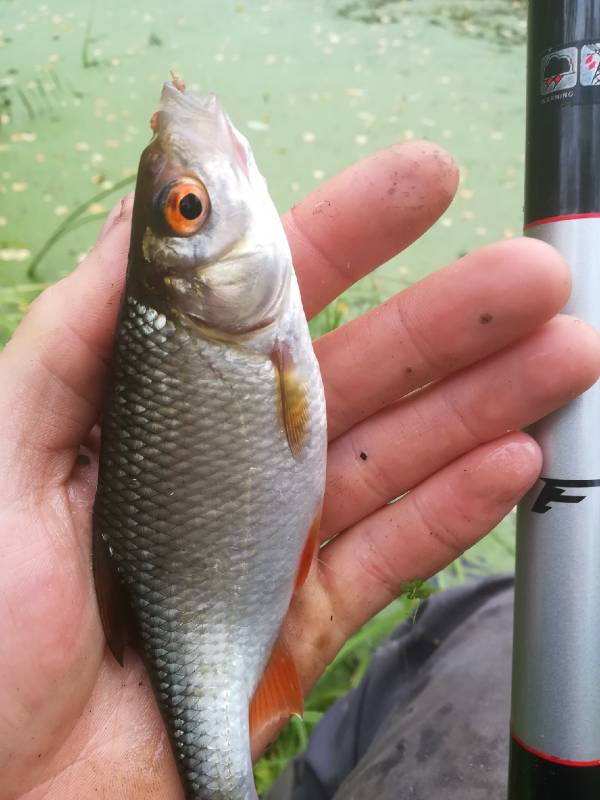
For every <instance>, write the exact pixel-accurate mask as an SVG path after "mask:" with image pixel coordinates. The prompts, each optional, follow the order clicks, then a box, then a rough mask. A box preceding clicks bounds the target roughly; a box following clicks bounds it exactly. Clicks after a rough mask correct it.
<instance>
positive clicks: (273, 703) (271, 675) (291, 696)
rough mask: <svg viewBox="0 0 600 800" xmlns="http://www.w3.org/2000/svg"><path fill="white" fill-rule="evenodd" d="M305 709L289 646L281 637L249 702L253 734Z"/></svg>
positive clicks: (255, 735)
mask: <svg viewBox="0 0 600 800" xmlns="http://www.w3.org/2000/svg"><path fill="white" fill-rule="evenodd" d="M303 711H304V697H303V695H302V688H301V687H300V678H299V677H298V672H297V671H296V666H295V664H294V662H293V661H292V657H291V656H290V653H289V650H288V649H287V647H286V645H285V643H284V642H283V640H282V639H281V638H279V639H278V640H277V641H276V642H275V646H274V647H273V652H272V653H271V657H270V659H269V663H268V664H267V668H266V669H265V672H264V675H263V676H262V679H261V681H260V683H259V684H258V688H257V689H256V692H255V693H254V697H253V698H252V702H251V703H250V712H249V713H250V737H251V738H252V739H254V738H256V737H260V736H261V735H262V734H264V732H265V731H267V730H268V729H269V728H272V727H273V726H274V725H275V724H276V723H278V722H279V721H281V720H286V719H288V718H289V717H291V716H292V715H293V714H302V713H303Z"/></svg>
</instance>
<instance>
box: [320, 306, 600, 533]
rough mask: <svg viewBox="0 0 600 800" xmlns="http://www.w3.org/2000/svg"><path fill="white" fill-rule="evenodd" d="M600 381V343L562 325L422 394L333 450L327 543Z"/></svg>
mask: <svg viewBox="0 0 600 800" xmlns="http://www.w3.org/2000/svg"><path fill="white" fill-rule="evenodd" d="M599 374H600V337H598V334H597V333H596V332H595V331H594V330H593V329H592V328H591V327H589V326H588V325H586V324H585V323H583V322H581V321H580V320H576V319H573V318H572V317H566V316H563V317H557V318H555V319H554V320H552V321H551V322H549V323H547V324H546V325H545V326H544V327H543V328H541V329H539V330H538V331H536V332H535V333H534V334H532V335H531V336H530V337H528V338H527V339H524V340H523V341H521V342H519V343H518V344H516V345H514V346H513V347H511V348H507V349H506V350H503V351H501V352H500V353H498V354H496V355H495V356H491V357H490V358H488V359H486V360H485V361H481V362H479V363H477V364H476V365H474V366H472V367H470V368H468V369H466V370H463V371H462V372H460V373H458V374H456V375H454V376H452V377H450V378H448V379H446V380H445V381H441V382H439V383H436V384H433V385H431V386H429V387H428V388H427V389H424V390H423V391H421V392H416V393H414V394H413V395H411V396H410V397H408V398H406V399H405V400H404V401H402V402H400V403H397V404H395V405H394V406H390V407H389V408H387V409H385V410H384V411H382V412H380V413H379V414H376V415H375V416H373V417H371V418H369V419H367V420H365V421H364V422H363V423H361V424H360V425H357V426H356V427H355V428H353V429H352V430H351V431H349V432H348V433H347V434H346V435H344V436H342V437H340V438H339V439H337V440H336V441H335V442H333V443H332V444H331V445H330V447H329V453H328V460H327V491H326V495H325V504H324V508H323V517H322V536H323V539H324V540H326V539H328V538H330V537H331V536H332V535H333V534H334V533H337V532H338V531H341V530H345V529H346V528H348V527H349V526H350V525H353V524H354V523H356V522H358V521H359V520H360V519H362V518H363V517H365V516H367V515H368V514H370V513H371V512H373V511H375V510H376V509H377V508H380V507H381V506H382V505H384V504H385V503H387V502H389V501H390V500H392V499H393V498H395V497H399V496H400V495H401V494H403V493H404V492H406V491H408V490H409V489H411V488H412V487H413V486H416V485H417V484H418V483H420V482H421V481H422V480H424V479H425V478H426V477H427V476H428V475H431V474H433V473H434V472H436V471H437V470H439V469H441V468H442V467H443V466H444V465H445V464H448V463H450V462H451V461H454V460H455V459H456V458H458V457H459V456H461V455H463V454H464V453H467V452H468V451H469V450H472V449H473V448H474V447H477V446H478V445H480V444H482V443H484V442H489V441H492V440H493V439H496V438H497V437H499V436H501V435H502V434H504V433H506V432H507V431H511V430H518V429H519V428H523V427H525V426H527V425H529V424H531V423H532V422H534V421H536V420H538V419H540V418H541V417H543V416H545V415H546V414H549V413H550V412H551V411H554V410H555V409H556V408H559V407H560V406H562V405H564V403H566V402H568V401H569V400H571V399H572V398H573V397H575V396H576V395H578V394H580V393H581V392H583V391H584V390H585V389H587V388H588V387H589V386H591V385H592V384H593V383H594V381H595V380H596V379H597V377H598V375H599Z"/></svg>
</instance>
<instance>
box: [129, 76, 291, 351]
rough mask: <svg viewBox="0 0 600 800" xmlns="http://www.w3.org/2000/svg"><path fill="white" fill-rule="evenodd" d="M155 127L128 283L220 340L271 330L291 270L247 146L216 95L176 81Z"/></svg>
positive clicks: (139, 191) (144, 160)
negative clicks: (202, 92) (228, 336)
mask: <svg viewBox="0 0 600 800" xmlns="http://www.w3.org/2000/svg"><path fill="white" fill-rule="evenodd" d="M151 124H152V127H153V130H154V137H153V139H152V141H151V142H150V144H149V145H148V147H147V148H146V149H145V150H144V152H143V153H142V157H141V160H140V166H139V171H138V179H137V185H136V194H135V202H134V218H133V228H132V242H131V250H130V268H129V273H130V274H129V280H130V282H131V283H132V284H134V285H136V286H137V289H138V290H139V292H141V294H142V295H145V298H146V299H153V300H154V301H155V305H160V306H161V307H162V308H163V309H166V310H167V311H170V312H172V313H173V314H175V315H177V316H179V317H185V318H187V320H191V321H192V322H193V323H196V324H199V325H201V326H203V327H205V328H207V329H209V330H212V331H216V332H217V333H218V332H221V333H223V334H232V335H238V334H242V335H243V334H246V333H249V332H252V331H255V330H261V329H264V328H265V327H267V326H268V325H270V324H272V323H273V321H274V320H275V319H276V318H277V316H278V313H279V311H280V309H281V307H282V300H283V298H284V296H285V293H286V290H287V287H288V286H289V282H290V275H291V273H292V265H291V255H290V251H289V246H288V243H287V239H286V236H285V233H284V230H283V227H282V224H281V220H280V218H279V215H278V213H277V211H276V209H275V207H274V205H273V202H272V200H271V198H270V195H269V192H268V189H267V186H266V181H265V180H264V178H263V177H262V175H261V174H260V172H259V171H258V168H257V166H256V162H255V160H254V156H253V154H252V151H251V148H250V145H249V143H248V141H247V139H246V138H245V137H244V136H243V135H242V134H241V133H239V131H237V130H236V128H235V127H234V125H233V124H232V122H231V120H230V119H229V117H228V116H227V114H226V113H225V111H224V109H223V107H222V105H221V103H220V102H219V100H218V99H217V97H216V96H215V95H213V94H200V93H197V92H192V91H187V90H185V89H182V87H181V85H180V84H178V83H177V82H172V83H171V82H170V83H166V84H165V85H164V88H163V91H162V95H161V101H160V108H159V111H158V112H157V113H155V114H154V115H153V118H152V123H151ZM148 295H151V298H148Z"/></svg>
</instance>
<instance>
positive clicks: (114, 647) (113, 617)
mask: <svg viewBox="0 0 600 800" xmlns="http://www.w3.org/2000/svg"><path fill="white" fill-rule="evenodd" d="M92 568H93V572H94V585H95V588H96V597H97V598H98V610H99V611H100V620H101V621H102V627H103V629H104V635H105V637H106V641H107V643H108V646H109V648H110V651H111V653H112V654H113V656H114V657H115V659H116V660H117V661H118V662H119V664H120V665H121V666H123V663H124V655H125V645H126V644H127V641H128V632H129V629H130V617H131V612H130V610H129V602H128V600H127V595H126V592H125V589H124V587H123V585H122V584H121V582H120V580H119V577H118V575H117V570H116V567H115V564H114V562H113V558H112V556H111V554H110V549H109V546H108V542H106V540H105V539H104V538H103V536H102V535H101V534H100V533H99V531H97V530H94V534H93V537H92Z"/></svg>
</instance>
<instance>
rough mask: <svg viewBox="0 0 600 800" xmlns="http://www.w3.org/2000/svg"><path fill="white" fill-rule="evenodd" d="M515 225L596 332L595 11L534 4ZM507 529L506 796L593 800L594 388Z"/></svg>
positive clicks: (598, 153) (546, 450) (599, 231)
mask: <svg viewBox="0 0 600 800" xmlns="http://www.w3.org/2000/svg"><path fill="white" fill-rule="evenodd" d="M525 183H526V188H525V229H526V232H527V234H528V235H529V236H532V237H534V238H536V239H541V240H543V241H545V242H548V243H550V244H552V245H554V247H556V248H557V249H558V250H559V251H560V252H561V253H562V255H563V256H564V257H565V259H566V260H567V262H568V263H569V265H570V266H571V269H572V272H573V293H572V296H571V299H570V301H569V303H568V305H567V307H566V308H565V311H566V312H568V313H571V314H576V315H577V316H579V317H581V318H583V319H585V320H587V321H588V322H590V323H592V324H593V325H594V326H595V327H596V328H598V329H600V2H598V0H530V9H529V46H528V85H527V154H526V179H525ZM533 434H534V436H535V437H536V439H537V440H538V442H539V443H540V445H541V447H542V451H543V454H544V465H543V470H542V477H541V478H540V480H539V481H538V482H537V483H536V485H535V486H534V487H533V489H532V491H531V492H530V493H529V494H528V496H527V497H526V498H525V500H524V501H523V503H522V504H521V507H520V510H519V516H518V524H517V567H516V585H515V632H514V655H513V689H512V723H511V727H512V736H511V750H510V769H509V789H508V797H509V800H542V799H543V800H559V798H560V800H571V798H572V800H598V799H599V798H600V382H599V383H597V384H596V385H595V386H593V387H592V388H591V389H589V390H588V391H587V392H586V393H585V394H584V395H582V396H581V397H579V398H578V399H576V400H574V401H573V402H572V403H570V404H569V405H568V406H566V407H565V408H563V409H561V410H560V411H557V412H556V413H554V414H552V415H550V416H549V417H547V418H546V419H544V420H542V421H541V422H540V423H538V424H537V425H536V426H535V428H534V430H533Z"/></svg>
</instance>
